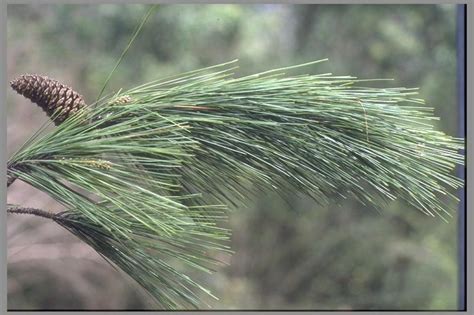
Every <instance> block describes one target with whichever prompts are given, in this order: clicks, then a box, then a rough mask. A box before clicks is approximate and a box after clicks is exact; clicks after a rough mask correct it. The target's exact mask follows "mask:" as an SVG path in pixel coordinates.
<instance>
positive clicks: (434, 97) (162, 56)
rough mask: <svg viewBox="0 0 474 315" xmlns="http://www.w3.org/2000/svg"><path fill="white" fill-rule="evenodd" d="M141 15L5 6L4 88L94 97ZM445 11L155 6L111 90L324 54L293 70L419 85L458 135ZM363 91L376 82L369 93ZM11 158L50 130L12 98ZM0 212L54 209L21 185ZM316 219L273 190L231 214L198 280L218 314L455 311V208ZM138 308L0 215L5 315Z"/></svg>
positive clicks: (105, 270)
mask: <svg viewBox="0 0 474 315" xmlns="http://www.w3.org/2000/svg"><path fill="white" fill-rule="evenodd" d="M147 10H148V6H143V5H33V4H32V5H9V6H8V29H7V34H8V56H7V57H8V59H7V60H8V63H7V69H8V73H7V75H8V78H9V79H13V78H15V77H16V76H17V75H20V74H23V73H38V74H44V75H48V76H50V77H53V78H55V79H57V80H60V81H62V82H64V83H66V84H68V85H70V86H72V87H74V89H75V90H77V91H79V92H80V93H81V94H83V95H84V96H85V98H86V100H88V101H89V102H92V101H94V100H95V98H96V96H97V94H98V92H99V91H100V89H101V88H102V85H103V82H104V80H105V79H106V77H107V75H108V74H109V72H110V71H111V69H112V68H113V66H114V63H115V62H116V61H117V59H118V58H119V56H120V54H121V52H122V50H123V49H124V48H125V46H126V45H127V42H128V40H129V38H130V36H131V34H132V33H133V31H134V29H135V27H136V25H137V23H138V22H139V20H140V19H141V17H142V16H143V14H144V13H145V12H146V11H147ZM455 18H456V10H455V5H274V4H265V5H263V4H259V5H257V4H255V5H160V6H159V7H158V9H157V11H156V12H155V14H153V16H152V17H150V19H149V21H148V22H147V24H146V25H145V27H144V29H143V30H142V32H141V34H140V35H139V37H138V38H137V39H136V41H135V42H134V44H133V46H132V48H131V49H130V51H129V52H128V54H127V56H126V57H125V59H124V60H123V62H122V64H121V65H120V66H119V68H118V69H117V71H116V72H115V74H114V76H113V78H112V80H111V82H110V84H109V89H108V90H109V91H116V90H118V89H120V88H130V87H133V86H135V85H138V84H141V83H144V82H147V81H149V80H153V79H157V78H161V77H164V76H168V75H172V74H177V73H179V72H183V71H188V70H193V69H196V68H200V67H205V66H210V65H213V64H217V63H220V62H225V61H229V60H232V59H235V58H238V59H239V60H240V61H239V65H240V69H239V70H238V71H237V73H236V75H237V76H240V75H244V74H249V73H253V72H257V71H264V70H268V69H272V68H278V67H282V66H286V65H293V64H297V63H303V62H307V61H312V60H318V59H322V58H326V57H328V58H329V61H327V62H324V63H322V64H317V65H314V66H310V67H306V68H303V69H301V70H297V71H296V70H295V71H294V72H292V73H294V74H298V73H303V72H304V73H312V74H317V73H324V72H332V73H333V74H335V75H354V76H357V77H359V78H394V79H395V80H394V81H384V82H383V83H377V84H378V85H379V86H380V85H381V84H384V85H387V86H404V87H419V88H420V97H422V98H424V99H426V102H427V104H428V105H429V106H432V107H434V108H435V115H436V116H439V117H441V120H440V121H439V122H438V125H437V127H438V128H439V129H440V130H443V131H445V132H447V133H448V134H450V135H456V131H457V124H458V121H457V119H458V115H457V104H456V46H455V44H456V42H455ZM372 85H376V84H375V83H374V84H372ZM7 104H8V109H7V110H8V151H9V152H10V153H12V152H13V151H14V150H15V149H17V148H18V147H19V146H20V145H21V144H22V143H23V142H24V141H25V140H26V139H27V138H28V137H29V136H30V135H31V134H32V133H33V132H34V131H35V130H36V129H37V128H38V127H39V126H40V125H41V124H42V123H43V122H44V121H45V120H46V119H47V118H46V116H45V115H44V113H42V111H41V109H39V108H38V107H36V106H34V105H32V104H31V103H30V102H29V101H28V100H26V99H24V98H22V97H21V96H19V95H17V94H16V93H14V92H13V91H12V90H10V91H9V93H8V99H7ZM8 202H12V203H21V204H23V205H27V206H28V205H29V206H35V207H40V208H46V209H51V210H61V207H60V206H59V205H57V204H55V203H54V201H52V200H51V199H50V198H49V197H47V196H46V195H44V194H42V193H39V192H37V191H35V190H33V189H32V188H30V187H28V186H27V185H25V184H23V183H21V182H19V181H17V182H16V183H15V184H14V185H12V186H11V187H10V188H9V191H8ZM338 202H339V203H340V206H336V205H334V206H332V207H330V208H321V207H320V206H317V205H316V204H315V203H314V202H313V201H311V200H310V199H308V198H306V197H305V196H304V195H295V196H292V197H291V198H287V197H286V198H285V199H284V198H283V197H281V196H280V195H279V194H278V193H275V194H266V195H262V196H259V197H258V198H253V199H252V200H249V203H248V207H246V208H240V209H234V210H233V211H232V213H231V215H230V221H229V224H228V225H229V227H230V228H231V229H232V231H233V236H232V248H233V250H235V252H236V253H235V254H234V255H233V256H232V257H222V259H224V260H227V262H228V264H229V265H228V266H226V267H223V268H222V269H220V270H219V271H218V272H217V273H215V274H213V275H203V274H196V275H195V276H196V277H197V278H198V279H200V280H202V281H203V283H205V284H206V285H207V286H208V287H209V288H210V289H211V290H212V292H213V293H214V294H216V295H217V296H218V297H219V298H220V300H219V301H214V300H210V301H208V302H209V303H210V304H211V305H212V307H213V308H214V309H313V310H329V309H331V310H334V309H338V310H345V309H354V310H375V309H377V310H398V309H402V310H427V309H431V310H433V309H435V310H453V309H456V307H457V305H456V300H457V257H456V250H457V247H456V246H457V245H456V233H457V226H456V205H455V204H453V206H452V210H453V211H452V213H453V218H452V219H451V221H450V222H449V223H445V222H443V221H441V220H440V219H439V218H431V217H427V216H424V215H423V214H422V213H421V212H417V211H416V210H414V209H412V208H410V207H409V206H407V205H406V204H404V203H401V202H393V203H392V204H389V205H387V207H385V209H384V211H383V212H381V213H378V212H374V211H373V210H370V209H365V208H363V207H362V206H361V205H359V204H357V203H355V202H354V201H352V200H345V201H338ZM149 302H150V300H149V298H148V297H147V296H146V295H144V294H143V292H142V291H141V289H140V288H138V287H137V286H136V285H135V284H134V283H133V282H131V281H130V280H129V279H127V278H126V276H123V275H120V274H117V273H116V272H115V271H114V269H113V268H111V267H110V266H109V265H108V264H107V263H105V262H104V261H103V260H102V259H101V258H100V257H99V256H98V255H97V254H96V253H95V252H93V251H92V250H91V249H90V248H88V247H87V246H86V245H84V244H82V243H80V242H78V241H77V240H76V239H75V238H74V237H72V236H70V235H69V234H68V232H66V231H63V230H61V228H59V227H57V226H55V224H54V223H50V222H45V221H44V220H41V219H36V218H24V217H18V216H15V217H9V219H8V308H9V309H23V310H26V309H144V308H147V309H149V308H153V306H152V305H151V304H150V303H149Z"/></svg>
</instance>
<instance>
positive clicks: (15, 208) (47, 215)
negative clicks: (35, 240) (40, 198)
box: [7, 205, 56, 220]
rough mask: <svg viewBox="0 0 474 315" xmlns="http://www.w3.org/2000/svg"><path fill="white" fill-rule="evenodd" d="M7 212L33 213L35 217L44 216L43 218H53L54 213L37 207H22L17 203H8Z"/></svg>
mask: <svg viewBox="0 0 474 315" xmlns="http://www.w3.org/2000/svg"><path fill="white" fill-rule="evenodd" d="M7 213H10V214H28V215H34V216H37V217H41V218H45V219H52V220H54V219H55V216H56V214H55V213H53V212H49V211H45V210H42V209H37V208H30V207H22V206H19V205H8V206H7Z"/></svg>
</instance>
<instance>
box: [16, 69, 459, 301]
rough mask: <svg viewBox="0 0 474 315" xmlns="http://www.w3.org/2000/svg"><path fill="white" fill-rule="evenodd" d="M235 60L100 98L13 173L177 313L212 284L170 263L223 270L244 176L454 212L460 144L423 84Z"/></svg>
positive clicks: (22, 154) (314, 193) (30, 148)
mask: <svg viewBox="0 0 474 315" xmlns="http://www.w3.org/2000/svg"><path fill="white" fill-rule="evenodd" d="M314 63H317V62H313V63H309V64H304V65H300V66H309V65H312V64H314ZM234 64H235V62H229V63H225V64H220V65H217V66H213V67H209V68H205V69H200V70H196V71H191V72H188V73H184V74H181V75H178V76H175V77H170V78H166V79H161V80H158V81H153V82H148V83H145V84H143V85H141V86H138V87H135V88H132V89H129V90H125V91H119V92H118V93H116V94H113V95H109V96H106V97H103V98H102V99H100V100H99V101H98V102H96V103H94V104H91V105H89V106H88V107H86V108H85V109H84V110H83V111H81V112H79V113H77V114H76V115H74V116H73V117H70V118H69V119H67V120H66V121H65V122H64V123H62V124H61V125H59V126H58V127H57V128H56V129H54V130H51V131H46V128H43V129H42V130H40V131H39V132H38V133H36V134H35V136H34V137H32V138H31V139H30V140H29V141H28V142H27V143H25V145H24V146H23V147H22V148H20V149H19V150H18V151H17V152H16V153H15V154H14V155H13V156H12V158H11V159H10V160H9V162H8V172H9V176H13V177H18V178H19V179H21V180H23V181H25V182H26V183H28V184H30V185H32V186H34V187H36V188H38V189H40V190H42V191H44V192H46V193H48V194H49V195H50V196H52V197H53V198H54V199H56V200H57V201H59V202H60V203H61V204H63V205H64V206H65V207H66V208H67V211H66V212H63V213H60V214H58V215H57V216H56V217H55V220H56V222H58V223H59V224H61V225H62V226H64V227H65V228H67V229H68V230H70V231H71V232H72V233H74V234H75V235H77V236H78V237H79V238H81V239H82V240H84V241H85V242H87V243H88V244H89V245H91V246H92V247H93V248H94V249H95V250H97V251H98V252H99V253H100V254H101V255H103V256H104V257H105V258H106V259H108V260H109V261H110V262H112V263H113V264H114V265H116V266H118V267H119V268H120V269H122V270H124V271H125V272H126V273H127V274H128V275H130V276H131V277H132V278H133V279H135V280H136V281H137V282H138V283H140V284H141V285H142V286H143V287H144V288H145V289H147V291H148V292H149V293H150V294H151V295H152V296H153V297H154V298H155V300H156V301H157V302H158V304H159V305H160V306H161V307H163V308H174V309H176V308H186V307H189V306H194V307H197V306H198V305H199V301H200V299H199V296H198V293H196V292H197V291H199V290H201V291H205V292H207V293H209V294H210V292H208V291H207V290H206V289H205V288H204V287H203V286H201V285H200V284H197V283H196V282H195V281H193V280H192V279H191V278H190V277H189V276H187V275H186V274H185V273H183V272H180V271H179V269H178V268H175V267H174V265H173V262H176V261H180V262H183V263H185V264H188V265H190V266H193V267H196V268H198V269H199V270H203V271H210V270H212V269H213V268H214V267H215V266H216V264H218V261H216V259H215V255H213V254H214V253H216V252H221V251H224V252H225V251H228V250H229V249H228V247H227V246H226V245H225V240H226V239H228V235H229V231H227V230H226V229H223V228H221V227H220V225H219V224H220V222H221V220H223V219H225V217H226V205H228V204H229V202H239V203H245V201H246V198H247V197H248V194H250V193H251V191H250V190H249V189H248V183H258V186H259V187H260V189H262V190H267V191H268V190H278V189H280V190H281V191H283V192H284V193H287V194H292V193H294V192H295V191H302V192H304V193H306V194H307V195H309V196H311V197H312V198H313V199H314V200H316V201H317V202H319V203H321V204H326V205H327V204H329V203H331V202H332V201H333V199H334V197H336V196H338V197H343V198H355V199H356V200H358V201H359V202H361V203H363V204H366V205H369V206H373V207H375V208H381V207H383V206H384V205H385V204H386V202H387V201H390V200H394V199H397V198H400V199H403V200H405V201H406V202H408V203H410V204H411V205H413V206H414V207H416V208H417V209H419V210H420V211H422V212H423V213H425V214H426V215H430V216H439V217H441V218H442V219H445V218H446V217H447V216H449V215H450V212H449V209H448V206H447V204H446V203H444V201H445V200H444V198H441V197H444V196H447V197H448V198H451V199H456V197H455V196H454V195H453V191H454V190H455V189H457V188H460V187H462V181H461V180H459V179H457V178H456V177H455V176H453V175H452V174H451V171H452V170H453V168H454V167H455V166H456V165H460V164H462V163H463V156H462V155H461V154H459V153H458V151H459V150H460V149H462V148H463V144H464V142H463V140H462V139H456V138H453V137H450V136H448V135H446V134H444V133H443V132H440V131H436V130H435V129H434V128H433V126H432V123H433V120H435V119H436V118H435V117H434V116H433V115H432V109H431V108H429V107H426V106H424V105H423V101H422V100H421V99H418V98H416V94H417V91H416V89H411V88H375V87H370V83H369V82H367V81H371V80H359V79H357V78H355V77H351V76H334V75H332V74H330V73H322V74H318V75H297V76H291V75H286V74H285V73H286V72H288V71H291V69H292V68H294V67H287V68H282V69H276V70H270V71H266V72H263V73H258V74H254V75H249V76H244V77H240V78H234V77H233V70H235V67H234ZM375 81H377V80H375ZM45 127H46V126H45ZM287 184H290V185H289V186H290V187H292V188H288V187H289V186H288V185H287Z"/></svg>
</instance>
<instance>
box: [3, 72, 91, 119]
mask: <svg viewBox="0 0 474 315" xmlns="http://www.w3.org/2000/svg"><path fill="white" fill-rule="evenodd" d="M10 85H11V87H12V88H13V89H14V90H15V91H16V92H17V93H19V94H21V95H23V96H24V97H26V98H28V99H30V100H31V101H32V102H33V103H35V104H37V105H38V106H39V107H41V108H42V109H43V110H44V111H45V112H46V114H47V115H48V117H52V116H53V114H55V113H56V115H55V116H54V123H55V124H56V125H59V124H61V123H62V122H63V121H65V120H66V119H67V118H68V117H69V116H70V115H72V114H73V113H75V112H77V111H78V110H80V109H82V108H83V107H85V106H86V103H85V102H84V99H83V97H82V95H80V94H79V93H77V92H76V91H74V90H73V89H71V88H70V87H68V86H66V85H64V84H61V83H59V82H58V81H56V80H53V79H50V78H48V77H45V76H40V75H35V74H32V75H30V74H25V75H22V76H20V77H19V78H17V79H15V80H13V81H11V82H10Z"/></svg>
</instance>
